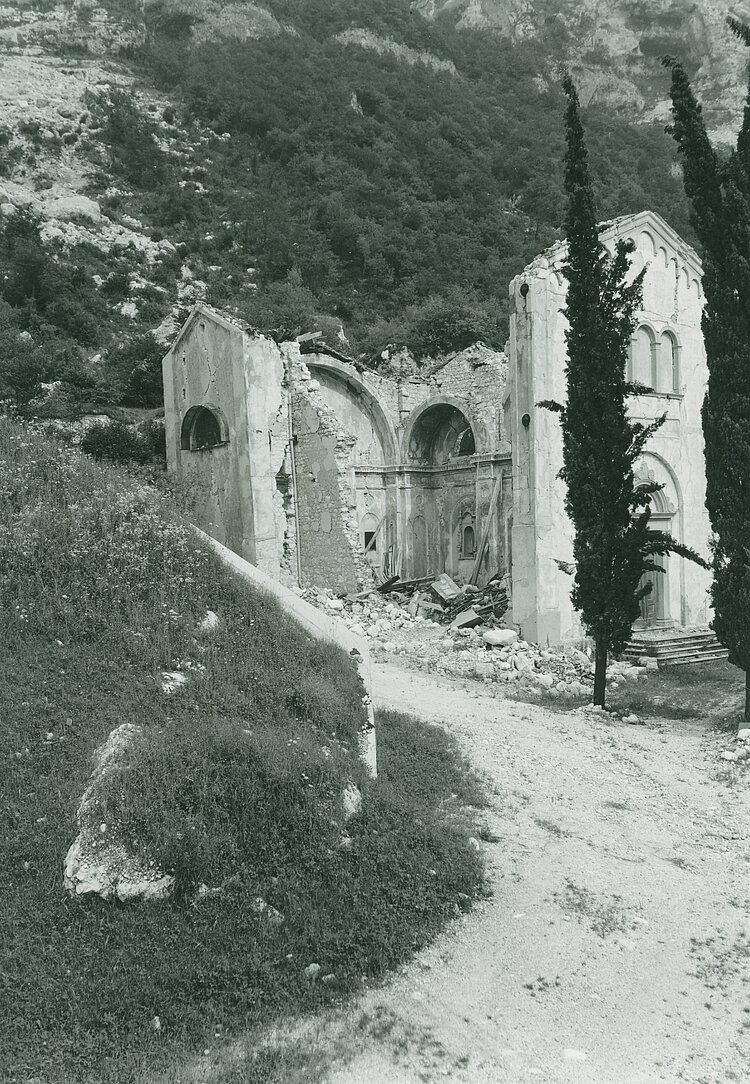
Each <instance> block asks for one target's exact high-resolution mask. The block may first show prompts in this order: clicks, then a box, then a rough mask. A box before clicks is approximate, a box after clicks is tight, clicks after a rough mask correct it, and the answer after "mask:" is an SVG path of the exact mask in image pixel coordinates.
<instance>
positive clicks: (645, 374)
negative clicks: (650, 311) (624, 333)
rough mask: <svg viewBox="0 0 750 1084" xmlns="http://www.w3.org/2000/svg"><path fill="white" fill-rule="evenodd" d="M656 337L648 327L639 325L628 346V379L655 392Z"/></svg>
mask: <svg viewBox="0 0 750 1084" xmlns="http://www.w3.org/2000/svg"><path fill="white" fill-rule="evenodd" d="M656 369H657V366H656V336H655V335H654V333H653V331H652V330H651V328H650V327H646V326H645V324H643V325H641V327H639V328H638V329H637V331H636V333H635V335H634V336H633V340H632V342H631V344H630V372H629V374H628V375H629V376H630V379H631V380H633V381H635V383H636V384H645V386H646V387H647V388H653V389H654V390H656V387H657V384H656Z"/></svg>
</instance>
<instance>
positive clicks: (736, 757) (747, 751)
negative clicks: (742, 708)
mask: <svg viewBox="0 0 750 1084" xmlns="http://www.w3.org/2000/svg"><path fill="white" fill-rule="evenodd" d="M734 742H735V747H734V749H725V750H724V752H723V753H722V754H721V759H722V760H728V761H729V762H730V764H739V763H742V762H743V761H750V728H744V729H742V730H738V731H737V734H736V736H735V739H734Z"/></svg>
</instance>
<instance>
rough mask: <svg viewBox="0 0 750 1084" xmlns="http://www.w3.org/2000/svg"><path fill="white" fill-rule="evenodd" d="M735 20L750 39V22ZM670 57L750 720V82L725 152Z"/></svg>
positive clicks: (717, 495)
mask: <svg viewBox="0 0 750 1084" xmlns="http://www.w3.org/2000/svg"><path fill="white" fill-rule="evenodd" d="M727 22H728V24H729V26H730V28H731V29H732V31H733V32H734V34H735V35H736V36H737V37H738V38H740V39H741V40H742V41H743V42H744V44H745V45H749V46H750V28H748V27H747V26H745V25H744V24H743V23H740V22H737V21H736V20H734V19H728V20H727ZM664 63H665V65H666V66H667V67H669V68H671V73H672V85H671V97H672V117H673V123H672V125H671V126H670V127H669V128H668V129H667V131H669V132H671V134H672V135H673V136H674V139H675V141H676V143H677V146H678V148H679V151H680V154H681V157H682V162H683V175H684V183H685V191H686V193H687V196H688V198H689V200H690V203H691V219H692V223H693V226H694V228H695V231H696V233H697V235H698V237H699V239H700V241H701V244H702V246H703V265H704V275H703V292H704V295H705V306H704V310H703V337H704V341H705V346H706V360H707V363H708V388H707V391H706V397H705V399H704V403H703V436H704V440H705V448H706V507H707V509H708V515H709V519H710V521H711V526H712V528H713V531H714V538H713V541H712V551H713V573H714V579H713V585H712V603H713V608H714V620H713V628H714V631H715V632H716V635H717V637H718V639H719V641H720V642H721V643H722V644H723V645H724V646H725V647H726V648H727V649H728V651H729V658H730V661H731V662H733V663H734V664H735V665H736V666H739V667H740V669H742V670H744V671H745V719H746V720H750V548H749V547H750V89H749V91H748V96H747V99H746V103H745V111H744V117H743V122H742V127H741V129H740V132H739V134H738V136H737V142H736V147H735V148H734V149H733V150H732V152H731V153H730V154H729V155H728V156H727V157H724V158H720V157H719V156H718V155H717V154H716V152H715V151H714V149H713V147H712V146H711V143H710V141H709V138H708V134H707V132H706V127H705V123H704V120H703V114H702V110H701V106H700V105H699V103H698V102H697V100H696V98H695V96H694V94H693V92H692V89H691V87H690V82H689V80H688V78H687V75H686V74H685V71H684V69H683V67H682V65H680V64H679V63H678V62H677V61H676V60H674V59H673V58H670V57H668V58H665V60H664Z"/></svg>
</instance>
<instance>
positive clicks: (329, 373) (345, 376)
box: [305, 354, 398, 465]
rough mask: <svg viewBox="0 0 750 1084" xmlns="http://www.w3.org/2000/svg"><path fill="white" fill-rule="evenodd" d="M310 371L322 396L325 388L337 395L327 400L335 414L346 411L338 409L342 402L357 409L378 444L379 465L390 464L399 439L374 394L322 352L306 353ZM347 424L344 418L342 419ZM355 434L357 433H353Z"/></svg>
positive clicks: (394, 456)
mask: <svg viewBox="0 0 750 1084" xmlns="http://www.w3.org/2000/svg"><path fill="white" fill-rule="evenodd" d="M305 363H306V364H307V367H308V369H309V370H310V372H311V373H312V374H313V375H314V376H315V377H316V379H317V380H318V381H319V382H320V384H321V391H322V393H323V396H324V398H325V397H326V391H327V390H328V391H329V392H331V393H332V394H333V395H335V396H338V399H337V401H336V402H331V403H329V406H331V407H332V408H333V409H334V411H335V412H336V414H337V416H339V417H341V414H342V413H343V414H346V411H342V410H341V405H342V403H341V401H342V400H343V401H344V402H345V403H346V404H348V405H349V408H350V410H351V411H355V412H356V410H357V409H358V410H359V411H360V412H361V414H362V415H363V416H364V417H365V418H366V419H367V422H368V423H369V424H370V425H371V427H372V432H373V435H374V437H375V440H376V442H377V445H378V449H379V452H380V456H379V457H378V458H382V464H379V465H386V464H393V463H395V462H396V461H397V457H398V440H397V439H396V431H395V429H394V428H393V425H392V424H391V422H390V420H389V418H388V415H387V413H386V411H385V409H384V407H383V406H382V404H381V403H380V401H379V399H378V397H377V396H376V394H375V393H374V392H373V391H371V389H370V388H368V387H367V385H366V384H365V383H364V381H363V380H361V379H360V378H359V377H358V376H357V374H356V373H355V372H353V371H352V370H351V369H350V368H349V366H347V365H345V364H344V363H343V362H340V361H337V360H336V358H331V357H327V356H326V355H323V354H313V355H307V356H306V357H305ZM341 420H342V421H343V422H344V424H345V423H346V417H343V418H341ZM353 435H354V436H356V435H357V434H356V433H354V434H353Z"/></svg>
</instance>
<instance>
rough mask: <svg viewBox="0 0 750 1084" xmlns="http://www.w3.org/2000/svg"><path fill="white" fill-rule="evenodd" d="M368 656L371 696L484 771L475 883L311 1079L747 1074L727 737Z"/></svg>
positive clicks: (745, 832)
mask: <svg viewBox="0 0 750 1084" xmlns="http://www.w3.org/2000/svg"><path fill="white" fill-rule="evenodd" d="M375 670H376V672H375V682H374V687H375V690H376V693H375V695H376V697H377V698H378V699H379V702H380V705H381V706H391V707H396V708H398V709H399V710H402V711H410V712H413V713H414V714H417V715H420V716H421V717H422V718H424V719H427V720H429V721H434V722H438V721H439V722H443V723H444V724H445V725H447V727H448V729H449V730H450V731H451V732H452V733H454V734H455V735H456V736H457V738H458V739H459V740H460V742H461V744H462V746H463V748H464V750H465V752H466V753H467V754H468V755H469V756H470V758H471V759H472V760H473V762H474V763H475V764H476V766H477V767H478V768H479V769H480V770H481V771H483V772H484V773H486V775H487V777H488V779H489V781H490V783H491V786H492V788H493V789H494V791H495V795H494V805H493V808H492V809H491V810H490V811H489V813H488V818H487V820H488V825H489V827H490V828H491V830H492V831H493V832H494V833H495V834H496V835H497V837H498V838H499V842H497V843H483V844H482V847H483V848H484V849H485V851H486V854H487V860H488V865H489V871H490V879H491V887H492V890H493V896H492V898H491V899H489V900H487V901H485V902H483V903H481V904H479V905H478V906H477V907H476V908H475V910H474V911H473V912H472V913H471V914H470V915H468V916H467V917H466V918H463V919H461V920H459V921H457V922H456V923H455V924H454V925H453V927H452V928H451V929H450V930H449V931H448V932H447V933H445V934H444V935H443V936H442V937H440V938H439V940H438V941H436V942H435V943H434V944H433V945H432V946H431V947H430V948H429V949H428V950H427V951H425V952H424V953H422V954H421V956H420V957H419V958H418V959H417V960H416V961H415V962H414V963H412V964H411V965H409V967H408V968H406V969H405V970H404V971H403V972H402V973H401V974H400V975H399V976H398V977H397V978H396V979H395V980H394V981H393V982H392V983H391V984H390V985H389V986H388V987H386V988H383V989H380V990H377V991H374V992H372V993H370V994H368V995H366V996H365V997H363V998H361V999H360V1000H359V1001H358V1002H357V1003H356V1005H354V1006H353V1008H352V1009H351V1010H350V1012H349V1014H348V1016H347V1018H346V1020H345V1021H343V1022H340V1024H339V1026H338V1027H337V1028H336V1031H337V1032H338V1034H337V1035H336V1036H335V1037H334V1036H333V1035H330V1036H328V1038H329V1039H330V1040H331V1042H330V1044H329V1046H328V1049H329V1050H331V1049H332V1048H338V1049H341V1048H342V1047H343V1048H344V1049H345V1051H346V1053H345V1054H344V1052H343V1050H342V1056H341V1058H339V1060H338V1063H337V1067H336V1068H334V1069H333V1070H332V1071H331V1072H330V1073H329V1075H328V1077H327V1081H328V1084H412V1082H417V1081H419V1082H430V1081H440V1080H445V1079H450V1080H454V1081H460V1082H470V1084H484V1082H487V1084H490V1082H492V1084H494V1082H504V1081H508V1082H515V1081H532V1080H534V1081H541V1082H544V1084H556V1082H558V1081H560V1082H562V1081H580V1082H597V1084H647V1082H648V1084H650V1082H652V1081H686V1082H691V1084H699V1082H700V1084H718V1082H720V1081H725V1080H734V1081H746V1080H748V1079H750V876H749V867H748V856H749V855H750V786H748V783H750V775H749V774H747V773H746V774H744V775H743V776H742V777H741V779H742V780H743V782H740V783H736V782H735V783H734V785H731V784H729V783H728V782H727V780H726V779H723V778H721V776H722V767H721V765H722V762H721V761H720V760H719V759H718V754H719V752H720V750H721V749H722V748H724V747H725V745H726V738H722V737H721V736H719V735H717V734H714V733H712V732H711V729H710V725H709V724H708V723H706V724H703V725H698V724H696V723H685V722H679V723H678V722H674V723H672V722H664V721H661V720H659V721H653V722H651V723H649V724H648V725H646V726H634V725H626V724H624V723H621V722H612V721H610V720H609V719H608V718H603V719H602V718H595V717H591V716H583V715H580V714H573V713H568V714H564V713H562V714H557V713H551V712H549V711H548V710H545V709H543V708H540V707H536V706H531V705H526V704H518V703H514V702H512V701H506V700H500V699H495V698H494V696H492V695H488V687H487V686H483V685H480V684H476V685H475V686H468V685H463V686H460V685H458V684H456V683H452V682H450V681H449V680H447V679H440V678H436V677H431V676H429V675H427V674H424V673H418V672H414V671H410V670H405V669H402V668H400V667H398V666H395V665H391V664H382V665H378V666H377V667H376V668H375ZM490 688H491V687H490ZM342 1035H344V1036H345V1037H346V1041H345V1042H344V1043H343V1044H342V1042H341V1038H342ZM326 1039H327V1037H326V1035H325V1033H323V1034H321V1035H320V1036H319V1042H320V1043H321V1044H322V1045H324V1046H325V1045H326ZM352 1052H354V1056H353V1058H352V1056H351V1055H352Z"/></svg>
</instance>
